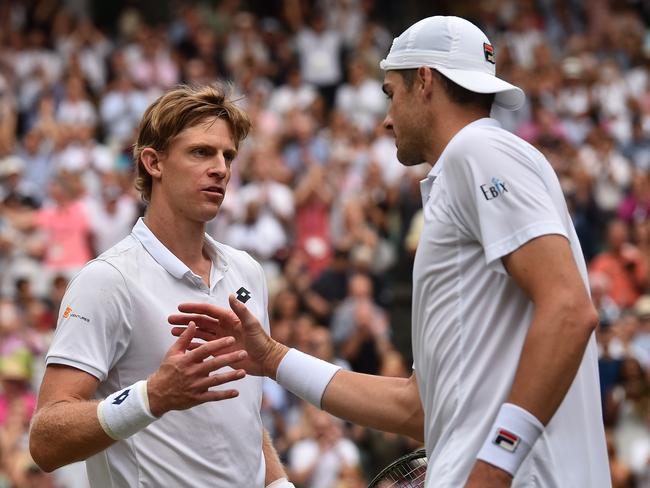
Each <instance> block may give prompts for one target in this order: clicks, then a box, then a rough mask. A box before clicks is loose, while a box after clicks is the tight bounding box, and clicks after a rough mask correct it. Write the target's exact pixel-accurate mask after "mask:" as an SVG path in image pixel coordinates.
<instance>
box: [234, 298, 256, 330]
mask: <svg viewBox="0 0 650 488" xmlns="http://www.w3.org/2000/svg"><path fill="white" fill-rule="evenodd" d="M228 302H229V303H230V308H231V309H232V311H233V312H235V315H237V318H239V321H240V322H241V323H242V325H243V326H244V327H245V328H248V327H250V326H251V325H252V324H253V322H255V321H256V320H257V319H256V318H255V317H254V316H253V314H252V313H251V312H250V310H248V307H247V306H246V305H244V304H243V303H242V302H240V301H239V300H237V297H235V295H233V294H230V296H228Z"/></svg>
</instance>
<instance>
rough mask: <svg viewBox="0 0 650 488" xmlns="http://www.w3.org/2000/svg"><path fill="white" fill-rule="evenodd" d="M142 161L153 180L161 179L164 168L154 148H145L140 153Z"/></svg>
mask: <svg viewBox="0 0 650 488" xmlns="http://www.w3.org/2000/svg"><path fill="white" fill-rule="evenodd" d="M140 160H141V161H142V165H143V166H144V168H145V169H146V170H147V173H149V174H150V175H151V177H152V178H154V179H156V178H160V177H161V175H162V168H161V164H160V155H159V154H158V151H156V150H155V149H154V148H152V147H145V148H144V149H143V150H142V152H141V153H140Z"/></svg>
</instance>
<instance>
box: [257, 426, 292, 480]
mask: <svg viewBox="0 0 650 488" xmlns="http://www.w3.org/2000/svg"><path fill="white" fill-rule="evenodd" d="M262 454H263V455H264V461H265V463H266V475H265V477H264V486H268V485H269V484H271V483H273V482H274V481H275V480H278V479H280V478H286V477H287V474H286V473H285V471H284V466H282V463H281V462H280V458H279V457H278V453H277V452H276V450H275V447H273V442H272V441H271V437H270V436H269V433H268V432H267V431H266V429H265V430H264V432H263V434H262Z"/></svg>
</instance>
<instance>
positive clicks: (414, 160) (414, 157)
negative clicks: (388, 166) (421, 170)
mask: <svg viewBox="0 0 650 488" xmlns="http://www.w3.org/2000/svg"><path fill="white" fill-rule="evenodd" d="M397 160H398V161H399V162H400V163H401V164H402V165H404V166H417V165H418V164H422V163H424V158H423V157H422V156H421V155H419V154H415V153H409V152H406V151H400V150H399V148H397Z"/></svg>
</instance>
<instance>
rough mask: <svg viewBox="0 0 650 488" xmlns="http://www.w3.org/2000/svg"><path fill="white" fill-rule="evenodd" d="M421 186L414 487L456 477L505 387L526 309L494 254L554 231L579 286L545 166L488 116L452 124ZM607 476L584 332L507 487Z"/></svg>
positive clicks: (444, 487) (594, 374)
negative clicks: (423, 475)
mask: <svg viewBox="0 0 650 488" xmlns="http://www.w3.org/2000/svg"><path fill="white" fill-rule="evenodd" d="M421 187H422V196H423V202H424V208H423V213H424V227H423V230H422V234H421V237H420V241H419V245H418V249H417V254H416V258H415V264H414V267H413V269H414V271H413V334H412V341H413V355H414V365H415V370H416V371H417V377H418V388H419V390H420V397H421V400H422V403H423V408H424V411H425V440H426V446H427V453H428V455H429V466H428V470H427V484H426V486H427V487H434V486H435V487H436V488H452V487H458V486H463V485H464V483H465V480H466V479H467V477H468V475H469V473H470V471H471V468H472V466H473V464H474V463H475V461H476V455H477V453H478V451H479V449H480V447H481V446H482V444H483V442H484V440H485V439H486V438H487V436H488V431H489V429H490V426H491V425H492V422H493V421H494V418H495V417H496V414H497V412H498V410H499V407H500V406H501V405H502V403H503V402H504V401H505V400H506V398H507V396H508V394H509V392H510V389H511V387H512V382H513V379H514V375H515V372H516V370H517V365H518V362H519V357H520V354H521V350H522V347H523V344H524V340H525V338H526V334H527V332H528V327H529V325H530V323H531V320H532V316H533V304H532V302H531V301H530V300H529V299H528V298H527V297H526V295H525V294H524V292H523V291H522V290H521V289H520V288H519V287H518V286H517V284H516V283H515V282H514V280H513V279H512V278H511V277H510V276H509V275H508V274H507V272H506V270H505V268H504V266H503V264H502V261H501V258H502V257H504V256H506V255H508V254H509V253H511V252H513V251H515V250H516V249H517V248H519V247H520V246H522V245H524V244H525V243H527V242H528V241H530V240H531V239H534V238H536V237H539V236H542V235H547V234H558V235H561V236H564V237H566V238H567V239H568V241H569V242H570V245H571V249H572V251H573V255H574V258H575V261H576V265H577V267H578V269H579V271H580V273H581V275H582V278H583V280H584V282H585V287H587V272H586V266H585V263H584V259H583V257H582V253H581V250H580V245H579V242H578V239H577V236H576V233H575V230H574V228H573V225H572V222H571V218H570V216H569V213H568V210H567V207H566V203H565V200H564V196H563V194H562V190H561V188H560V185H559V182H558V179H557V177H556V175H555V173H554V172H553V169H552V168H551V166H550V164H549V163H548V161H546V159H545V158H544V157H543V155H542V154H540V153H539V152H538V151H537V150H536V149H534V148H533V147H532V146H530V145H529V144H528V143H526V142H525V141H523V140H522V139H520V138H518V137H516V136H514V135H513V134H511V133H509V132H507V131H505V130H503V129H501V127H500V126H499V124H498V122H497V121H495V120H492V119H481V120H478V121H476V122H473V123H472V124H469V125H468V126H466V127H465V128H463V129H462V130H461V131H460V132H459V133H458V134H456V135H455V136H454V138H453V139H452V140H451V141H450V142H449V144H448V145H447V147H446V148H445V150H444V151H443V153H442V155H441V156H440V159H439V160H438V161H437V162H436V164H435V165H434V166H433V168H432V170H431V172H430V173H429V175H428V176H427V178H426V179H425V180H424V181H423V182H422V185H421ZM550 359H551V358H549V360H550ZM540 374H543V372H540ZM609 480H610V477H609V470H608V461H607V452H606V449H605V438H604V430H603V424H602V418H601V409H600V394H599V387H598V369H597V351H596V343H595V340H594V337H593V336H592V337H591V339H590V340H589V343H588V346H587V349H586V351H585V354H584V357H583V360H582V364H581V366H580V368H579V370H578V373H577V375H576V378H575V380H574V381H573V384H572V386H571V387H570V389H569V391H568V393H567V395H566V397H565V398H564V401H563V402H562V404H561V406H560V407H559V409H558V410H557V412H556V414H555V415H554V417H553V419H552V420H551V421H550V423H549V424H548V425H547V427H546V429H545V430H544V432H543V434H542V436H541V437H540V438H539V440H538V441H537V443H536V444H535V446H534V447H533V449H532V451H531V453H530V454H529V456H528V457H527V458H526V460H525V461H524V463H523V464H522V465H521V467H520V469H519V471H518V472H517V475H516V476H515V478H514V481H513V484H512V486H513V487H522V488H523V487H544V488H565V487H576V488H578V487H586V486H589V487H590V488H600V487H609V486H610V481H609Z"/></svg>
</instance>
